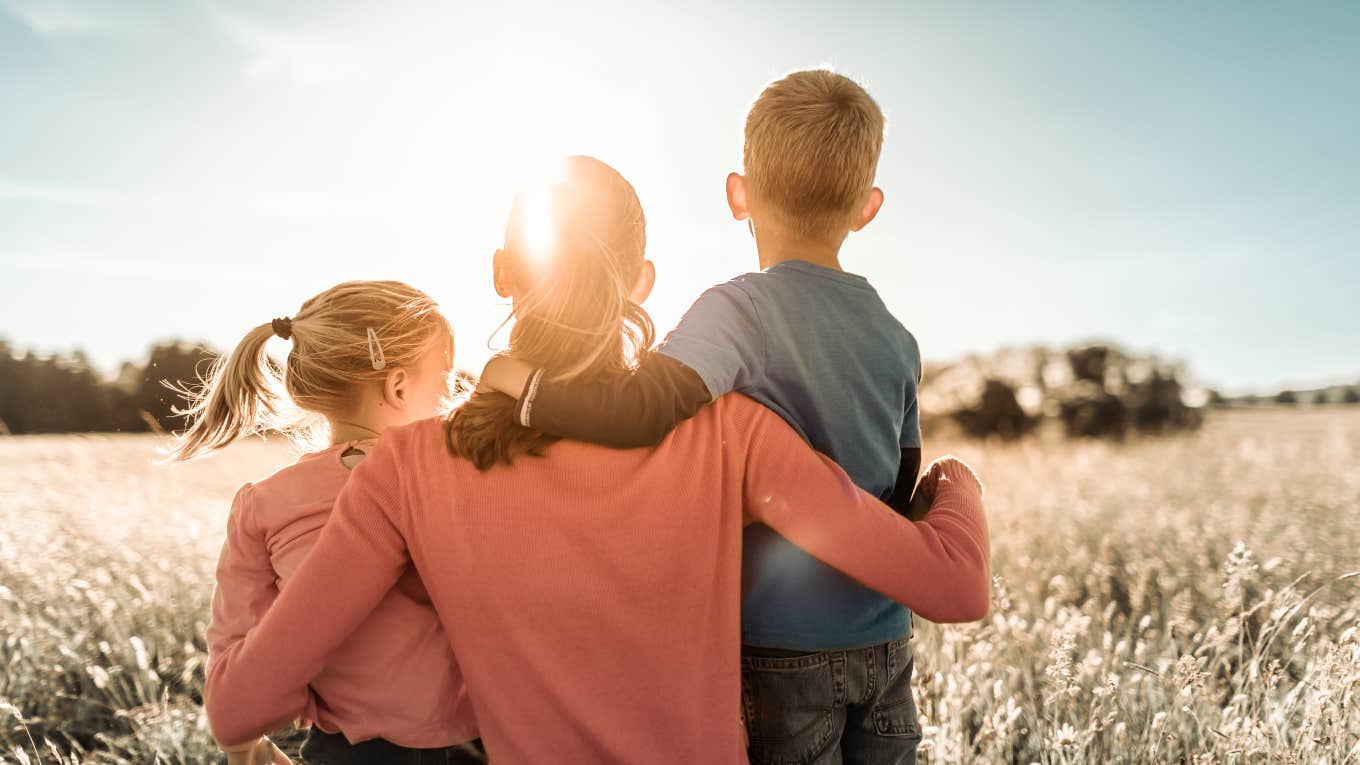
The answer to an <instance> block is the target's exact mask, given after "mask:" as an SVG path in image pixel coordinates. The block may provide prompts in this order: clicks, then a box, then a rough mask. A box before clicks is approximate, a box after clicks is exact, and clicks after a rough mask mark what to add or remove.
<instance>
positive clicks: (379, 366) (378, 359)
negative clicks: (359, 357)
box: [368, 327, 387, 372]
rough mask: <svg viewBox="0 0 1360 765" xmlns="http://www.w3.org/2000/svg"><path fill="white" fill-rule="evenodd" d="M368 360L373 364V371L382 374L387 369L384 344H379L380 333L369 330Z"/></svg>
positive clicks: (370, 328)
mask: <svg viewBox="0 0 1360 765" xmlns="http://www.w3.org/2000/svg"><path fill="white" fill-rule="evenodd" d="M368 360H369V361H371V362H373V371H375V372H381V371H383V370H384V369H386V368H387V357H386V356H384V355H383V349H382V343H380V342H378V333H377V332H374V331H373V328H372V327H369V328H368Z"/></svg>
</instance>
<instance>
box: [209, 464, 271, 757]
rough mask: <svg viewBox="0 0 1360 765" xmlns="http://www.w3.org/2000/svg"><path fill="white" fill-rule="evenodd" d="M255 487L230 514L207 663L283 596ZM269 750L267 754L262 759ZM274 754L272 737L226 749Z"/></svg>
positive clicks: (244, 491)
mask: <svg viewBox="0 0 1360 765" xmlns="http://www.w3.org/2000/svg"><path fill="white" fill-rule="evenodd" d="M253 489H254V487H253V486H252V485H251V484H246V485H245V486H242V487H241V489H240V490H239V491H237V492H236V497H235V498H234V499H232V502H231V511H230V512H229V513H227V538H226V541H225V542H223V543H222V552H221V554H220V555H218V556H217V586H216V587H215V588H214V590H213V600H212V620H211V621H210V622H209V623H208V635H207V637H208V666H209V667H211V666H212V665H213V664H214V663H215V662H216V661H217V659H218V657H220V656H221V655H222V654H223V653H224V652H225V651H227V650H228V649H229V648H230V647H231V646H233V645H235V644H237V643H239V642H241V640H242V639H244V638H245V636H246V633H247V632H249V631H250V630H251V628H252V627H254V626H255V625H256V624H259V622H260V619H262V618H264V615H265V612H267V611H268V610H269V607H270V605H272V604H273V602H274V600H275V599H276V598H277V597H278V596H279V587H278V574H277V573H276V572H275V571H274V566H273V564H272V563H271V561H270V559H269V546H268V543H267V542H266V540H265V536H264V532H263V530H262V529H260V528H259V526H258V524H257V523H256V518H255V513H254V507H253V502H252V499H253V497H254V490H253ZM266 753H267V754H268V755H269V759H260V758H261V757H263V756H264V755H265V754H266ZM276 753H277V747H274V746H273V744H272V743H270V742H269V740H268V739H260V740H259V741H258V742H256V745H255V746H253V747H251V749H249V750H245V751H234V752H228V753H227V763H228V765H242V764H243V763H255V762H262V763H267V762H270V761H271V760H273V758H274V756H275V754H276ZM243 758H244V759H243ZM285 761H286V760H285Z"/></svg>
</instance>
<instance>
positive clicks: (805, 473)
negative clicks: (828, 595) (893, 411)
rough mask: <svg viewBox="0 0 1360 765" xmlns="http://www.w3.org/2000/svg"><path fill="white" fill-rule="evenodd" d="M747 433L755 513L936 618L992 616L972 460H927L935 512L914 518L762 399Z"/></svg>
mask: <svg viewBox="0 0 1360 765" xmlns="http://www.w3.org/2000/svg"><path fill="white" fill-rule="evenodd" d="M745 443H746V469H745V478H744V490H745V505H746V512H747V515H748V519H749V520H750V521H754V522H760V523H764V524H766V525H767V526H769V527H770V528H772V529H774V530H775V531H776V532H778V533H779V534H780V535H781V536H783V537H784V538H786V539H788V540H789V541H790V542H792V543H794V544H795V545H798V546H799V547H801V548H803V549H804V550H806V551H807V552H808V553H810V554H811V555H813V556H815V557H816V558H818V559H819V560H821V561H822V562H823V563H826V564H827V565H829V566H831V567H833V568H836V569H838V570H840V571H841V572H843V573H845V574H846V575H848V576H850V577H852V578H854V579H855V580H857V581H859V582H860V583H862V584H864V585H865V586H866V587H869V588H870V589H873V590H877V591H878V592H880V593H882V594H884V595H886V596H888V597H890V598H892V599H893V600H896V601H898V602H899V603H902V604H903V605H905V606H907V607H908V608H910V609H912V610H913V611H916V612H917V613H919V614H921V616H923V617H925V618H927V619H930V620H931V621H934V622H966V621H975V620H977V619H981V618H982V617H984V616H986V614H987V607H988V605H989V600H990V582H991V577H990V574H989V570H988V569H989V565H990V562H989V560H990V555H989V552H988V549H987V524H986V519H985V518H984V517H983V513H982V485H981V484H980V483H979V482H978V480H977V477H976V476H975V475H974V474H973V471H972V470H971V469H969V467H968V466H967V465H965V464H964V463H962V462H960V461H959V460H957V459H954V458H952V457H944V458H941V459H939V460H936V461H935V462H934V463H933V464H932V465H931V466H930V470H929V472H928V473H927V475H926V477H925V478H924V479H922V486H923V489H922V490H923V491H928V492H931V494H930V495H929V496H931V498H932V502H931V506H930V512H929V513H928V514H927V515H926V516H925V520H923V521H920V522H915V523H913V522H911V521H908V520H907V519H905V518H903V517H902V516H900V515H898V514H897V513H895V512H893V511H892V510H891V509H890V508H889V507H888V506H887V505H884V504H883V503H882V502H879V501H878V500H877V499H875V498H874V497H873V496H871V495H869V494H866V493H865V492H863V491H861V490H860V489H859V488H858V487H856V486H855V484H854V483H853V482H852V481H851V480H850V478H849V476H847V475H846V474H845V471H843V470H841V468H840V466H838V465H837V464H836V463H835V462H834V461H832V460H831V459H830V458H829V457H826V456H824V455H821V454H818V453H817V452H815V451H813V450H812V448H811V447H810V446H808V445H807V444H806V443H805V442H804V441H803V440H802V439H801V438H799V437H798V435H797V433H795V432H794V431H793V429H792V428H791V427H789V425H788V424H787V423H785V422H784V421H783V420H782V419H780V418H779V416H778V415H776V414H774V413H773V412H771V411H769V410H766V409H764V407H761V408H760V411H758V412H756V413H755V416H754V417H753V418H752V421H751V424H750V426H749V430H748V434H747V440H746V442H745Z"/></svg>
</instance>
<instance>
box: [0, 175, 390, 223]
mask: <svg viewBox="0 0 1360 765" xmlns="http://www.w3.org/2000/svg"><path fill="white" fill-rule="evenodd" d="M0 201H13V202H31V203H37V204H48V205H66V206H71V207H87V208H94V209H100V210H114V211H119V212H150V213H162V214H174V215H185V214H199V213H203V212H208V213H221V214H243V215H279V216H285V217H297V218H328V217H347V218H352V217H364V216H382V215H385V214H388V213H390V212H391V210H392V209H394V207H396V206H397V205H398V204H399V203H400V202H401V200H397V199H393V198H391V197H389V196H379V195H374V196H371V197H367V198H361V197H342V196H337V195H334V194H329V193H323V192H304V191H279V192H274V193H268V194H252V195H249V196H222V195H211V196H198V197H194V196H185V195H183V194H178V195H175V196H173V197H172V196H169V195H164V194H154V193H146V192H137V191H110V190H107V189H96V188H89V187H82V186H62V185H52V184H44V183H28V182H24V181H14V180H8V179H5V178H3V177H0Z"/></svg>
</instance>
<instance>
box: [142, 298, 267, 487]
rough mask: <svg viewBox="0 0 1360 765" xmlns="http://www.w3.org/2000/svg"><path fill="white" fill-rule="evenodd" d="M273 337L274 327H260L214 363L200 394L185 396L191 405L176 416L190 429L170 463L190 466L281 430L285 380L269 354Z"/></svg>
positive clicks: (182, 435)
mask: <svg viewBox="0 0 1360 765" xmlns="http://www.w3.org/2000/svg"><path fill="white" fill-rule="evenodd" d="M274 334H275V333H274V328H273V326H272V325H270V324H261V325H260V326H258V327H255V328H254V329H252V330H250V331H249V332H247V333H246V336H245V337H244V338H242V339H241V342H240V343H238V344H237V345H236V349H235V350H233V351H232V352H231V355H229V356H220V357H218V359H217V360H216V361H214V362H213V365H212V368H211V369H210V370H209V371H208V374H207V376H206V377H205V378H203V379H201V380H200V383H201V384H200V387H199V389H198V390H197V391H190V390H180V393H182V394H183V395H185V397H186V398H188V399H189V402H190V403H189V407H188V408H186V409H177V410H175V414H178V415H181V416H183V417H185V418H186V419H187V420H188V422H189V427H188V428H187V429H185V430H184V432H182V433H180V434H179V435H178V436H176V438H175V445H174V447H173V448H172V449H171V450H170V454H169V457H170V459H173V460H180V461H183V460H191V459H193V458H194V457H197V456H199V455H201V454H207V453H209V452H213V451H216V450H217V449H221V448H222V447H224V446H226V445H227V444H230V443H232V442H233V441H236V440H237V439H239V438H244V437H246V436H250V435H254V434H256V433H260V432H263V431H266V430H270V429H271V428H274V427H276V426H277V425H278V424H280V423H279V422H278V421H279V419H280V417H279V415H280V411H279V410H280V403H281V401H282V399H283V380H282V377H281V376H280V374H279V370H278V369H277V368H276V367H275V366H274V364H273V362H271V361H270V360H269V354H268V353H267V352H266V348H267V346H268V343H269V338H271V337H273V336H274Z"/></svg>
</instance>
